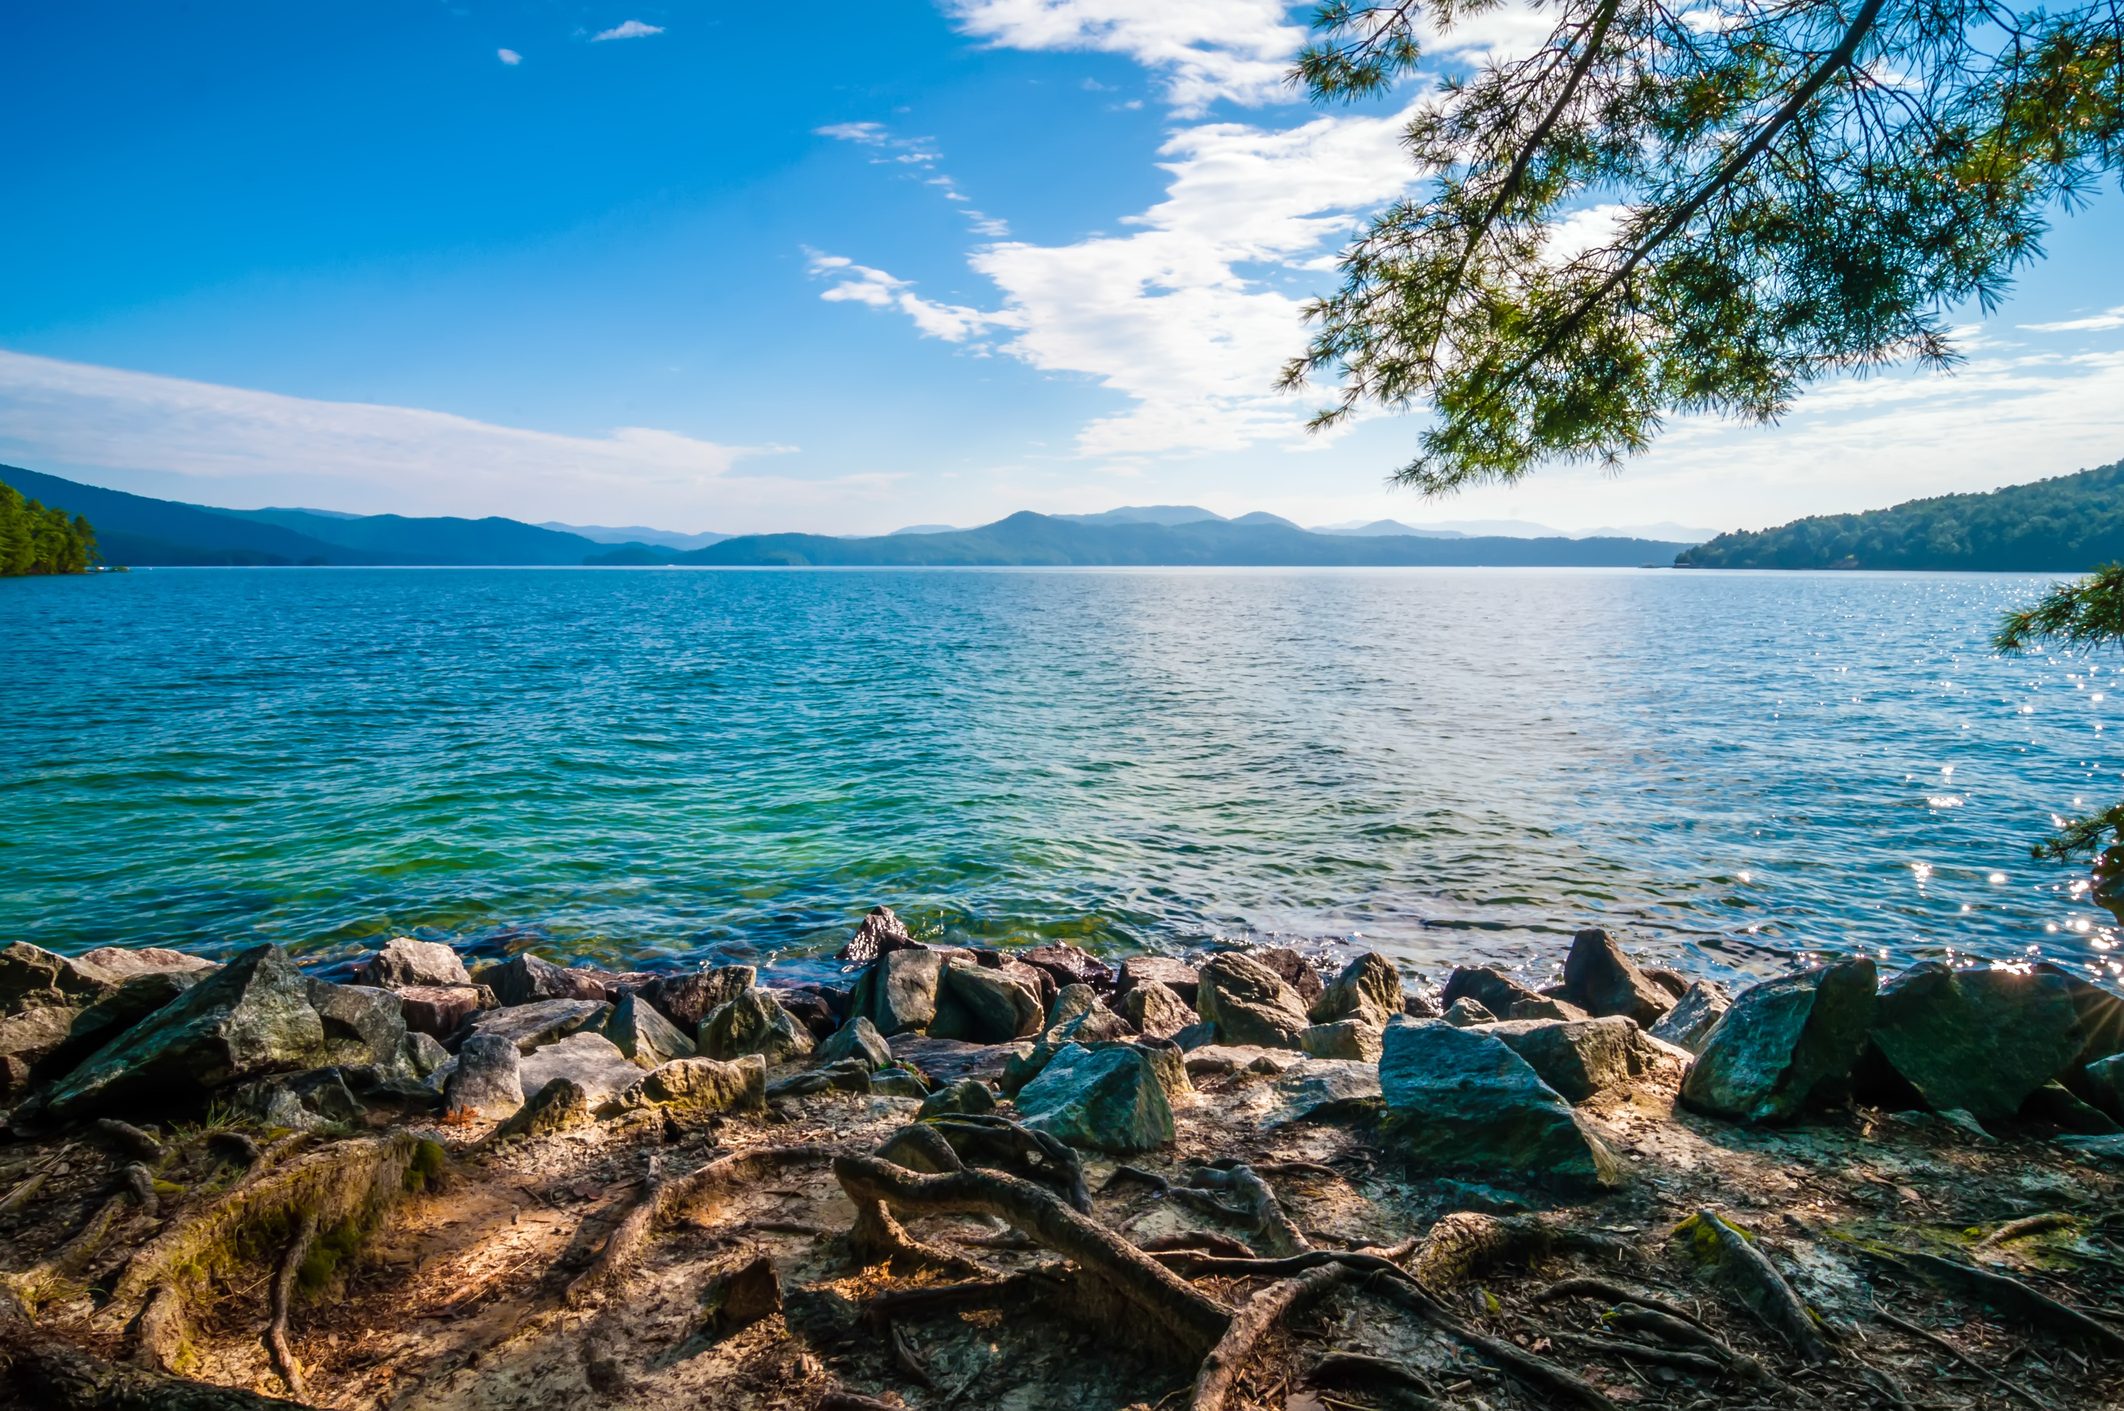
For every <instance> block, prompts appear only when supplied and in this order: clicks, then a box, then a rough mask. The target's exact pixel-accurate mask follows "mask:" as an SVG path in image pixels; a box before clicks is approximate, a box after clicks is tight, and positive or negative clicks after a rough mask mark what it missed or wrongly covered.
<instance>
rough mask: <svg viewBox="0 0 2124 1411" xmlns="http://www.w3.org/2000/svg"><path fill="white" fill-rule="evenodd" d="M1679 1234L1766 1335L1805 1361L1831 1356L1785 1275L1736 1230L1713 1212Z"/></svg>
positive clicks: (1687, 1224) (1691, 1221) (1692, 1219)
mask: <svg viewBox="0 0 2124 1411" xmlns="http://www.w3.org/2000/svg"><path fill="white" fill-rule="evenodd" d="M1679 1233H1685V1234H1687V1235H1688V1236H1689V1238H1690V1240H1691V1243H1692V1245H1693V1246H1694V1248H1695V1249H1696V1250H1697V1252H1698V1253H1699V1255H1700V1256H1701V1257H1702V1258H1703V1261H1704V1262H1705V1263H1707V1264H1709V1265H1711V1266H1712V1267H1713V1268H1715V1269H1717V1270H1718V1272H1719V1273H1720V1275H1721V1276H1722V1277H1723V1278H1724V1279H1725V1281H1726V1284H1727V1286H1728V1287H1730V1288H1731V1289H1732V1290H1733V1292H1734V1294H1735V1295H1736V1296H1737V1297H1738V1298H1739V1299H1740V1301H1741V1302H1742V1303H1743V1304H1745V1305H1746V1306H1747V1308H1748V1311H1749V1312H1751V1313H1753V1314H1755V1316H1756V1317H1757V1318H1760V1319H1761V1320H1762V1321H1763V1324H1764V1325H1765V1326H1766V1327H1768V1328H1770V1329H1771V1331H1773V1332H1775V1333H1777V1334H1779V1335H1780V1336H1782V1337H1783V1338H1784V1339H1785V1340H1786V1341H1787V1342H1789V1343H1791V1344H1792V1347H1793V1349H1794V1350H1795V1351H1797V1352H1798V1353H1799V1354H1800V1355H1801V1356H1802V1357H1804V1358H1806V1359H1807V1360H1808V1361H1810V1362H1829V1361H1832V1360H1834V1358H1835V1356H1836V1353H1835V1351H1834V1349H1832V1348H1831V1347H1830V1345H1829V1340H1828V1338H1827V1337H1826V1336H1824V1334H1823V1332H1822V1328H1821V1324H1820V1322H1819V1320H1818V1319H1816V1317H1815V1316H1814V1310H1813V1309H1811V1308H1809V1307H1808V1306H1807V1305H1806V1303H1805V1302H1804V1301H1803V1300H1802V1299H1801V1298H1800V1296H1799V1295H1798V1294H1797V1293H1794V1292H1793V1291H1792V1285H1790V1284H1788V1283H1786V1282H1785V1276H1784V1275H1783V1274H1781V1273H1779V1272H1778V1270H1777V1266H1776V1265H1775V1264H1772V1263H1771V1262H1770V1256H1768V1255H1767V1254H1764V1253H1763V1252H1762V1251H1761V1250H1759V1249H1757V1248H1756V1247H1755V1245H1754V1243H1753V1242H1752V1241H1751V1240H1749V1239H1748V1237H1747V1236H1746V1235H1743V1234H1742V1233H1741V1232H1740V1231H1739V1230H1737V1229H1735V1228H1734V1227H1733V1226H1731V1225H1729V1224H1727V1223H1726V1221H1725V1220H1723V1219H1721V1218H1720V1217H1719V1215H1718V1212H1716V1211H1713V1210H1699V1211H1697V1212H1696V1214H1695V1215H1694V1216H1692V1217H1690V1218H1689V1219H1688V1220H1686V1221H1684V1222H1683V1224H1682V1226H1681V1229H1680V1231H1679Z"/></svg>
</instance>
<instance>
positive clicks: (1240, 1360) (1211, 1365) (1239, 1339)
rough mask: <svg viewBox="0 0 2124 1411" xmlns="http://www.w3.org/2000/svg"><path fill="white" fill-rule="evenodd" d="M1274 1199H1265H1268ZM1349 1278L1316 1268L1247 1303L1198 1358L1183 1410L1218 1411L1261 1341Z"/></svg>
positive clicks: (1346, 1272) (1337, 1269)
mask: <svg viewBox="0 0 2124 1411" xmlns="http://www.w3.org/2000/svg"><path fill="white" fill-rule="evenodd" d="M1274 1198H1275V1197H1273V1196H1271V1197H1270V1199H1271V1200H1273V1199H1274ZM1349 1276H1350V1269H1349V1266H1348V1265H1346V1264H1322V1265H1320V1266H1319V1267H1318V1268H1314V1269H1308V1270H1306V1271H1305V1272H1304V1273H1302V1274H1300V1275H1298V1276H1297V1277H1296V1278H1292V1279H1284V1280H1282V1281H1281V1282H1278V1283H1273V1284H1270V1285H1269V1286H1268V1287H1267V1288H1265V1289H1263V1290H1262V1291H1261V1292H1259V1293H1257V1294H1255V1295H1254V1296H1253V1297H1252V1298H1250V1299H1248V1300H1247V1301H1246V1302H1245V1304H1243V1305H1242V1306H1241V1307H1240V1309H1239V1311H1238V1312H1237V1313H1236V1314H1234V1315H1233V1316H1232V1321H1231V1325H1230V1326H1229V1327H1227V1328H1226V1329H1225V1330H1224V1336H1223V1337H1221V1338H1219V1339H1217V1345H1216V1346H1215V1347H1212V1348H1211V1349H1210V1351H1209V1355H1208V1356H1207V1357H1205V1358H1203V1359H1202V1369H1201V1370H1200V1371H1199V1372H1197V1373H1196V1374H1195V1394H1194V1397H1193V1399H1192V1400H1190V1401H1189V1402H1188V1408H1189V1411H1224V1405H1225V1403H1226V1402H1227V1401H1229V1400H1230V1399H1231V1394H1232V1391H1233V1389H1234V1388H1235V1387H1237V1386H1238V1384H1239V1374H1240V1373H1241V1372H1243V1371H1244V1370H1245V1369H1246V1364H1247V1362H1248V1360H1249V1359H1251V1357H1252V1356H1253V1353H1254V1349H1255V1348H1256V1347H1258V1346H1259V1345H1260V1343H1261V1341H1262V1339H1264V1338H1265V1337H1267V1336H1268V1335H1269V1334H1270V1333H1271V1332H1273V1331H1274V1330H1275V1329H1276V1328H1277V1327H1278V1326H1280V1325H1281V1324H1282V1322H1283V1321H1284V1320H1285V1319H1286V1318H1289V1317H1291V1316H1292V1315H1293V1314H1295V1313H1297V1312H1299V1311H1300V1310H1301V1309H1303V1308H1305V1307H1306V1306H1308V1305H1310V1304H1312V1303H1314V1302H1317V1301H1318V1300H1319V1299H1321V1298H1323V1297H1324V1296H1326V1295H1327V1294H1328V1293H1329V1292H1330V1291H1331V1290H1333V1289H1334V1288H1336V1287H1337V1286H1339V1285H1341V1284H1342V1283H1344V1282H1346V1281H1347V1280H1348V1279H1349Z"/></svg>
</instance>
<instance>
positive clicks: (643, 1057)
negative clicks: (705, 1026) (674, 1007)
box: [604, 994, 693, 1068]
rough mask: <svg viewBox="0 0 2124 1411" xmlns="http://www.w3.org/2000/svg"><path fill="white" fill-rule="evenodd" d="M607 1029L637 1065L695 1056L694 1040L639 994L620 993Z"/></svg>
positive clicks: (608, 1033)
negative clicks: (681, 1031)
mask: <svg viewBox="0 0 2124 1411" xmlns="http://www.w3.org/2000/svg"><path fill="white" fill-rule="evenodd" d="M604 1032H605V1037H606V1038H608V1039H610V1040H612V1042H613V1044H614V1046H615V1047H617V1048H618V1049H619V1051H620V1052H621V1053H624V1054H625V1055H627V1057H628V1059H630V1060H631V1061H632V1062H633V1063H634V1064H635V1065H636V1066H638V1067H642V1068H655V1067H658V1066H660V1065H662V1064H665V1063H669V1062H670V1061H671V1060H672V1059H674V1058H691V1057H693V1040H691V1039H689V1038H687V1037H686V1036H685V1035H684V1034H682V1033H680V1032H679V1031H678V1027H677V1026H676V1025H674V1024H673V1023H672V1022H671V1021H670V1020H669V1019H666V1018H665V1017H664V1016H663V1015H662V1014H661V1013H659V1012H658V1011H657V1008H656V1006H655V1005H653V1004H651V1003H649V1001H648V1000H646V999H643V998H642V997H641V996H640V995H634V994H627V995H621V996H620V998H619V1003H617V1004H615V1005H613V1006H612V1016H611V1017H610V1018H609V1019H607V1020H606V1021H605V1031H604Z"/></svg>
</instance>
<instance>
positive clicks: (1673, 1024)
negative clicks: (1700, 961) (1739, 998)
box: [1648, 980, 1733, 1053]
mask: <svg viewBox="0 0 2124 1411" xmlns="http://www.w3.org/2000/svg"><path fill="white" fill-rule="evenodd" d="M1732 1007H1733V996H1732V995H1730V994H1728V993H1726V987H1725V986H1724V985H1721V984H1719V983H1718V982H1717V981H1716V980H1697V981H1695V982H1694V983H1692V984H1691V985H1690V986H1689V988H1688V989H1686V990H1684V991H1682V995H1681V998H1680V999H1678V1000H1676V1001H1674V1008H1672V1009H1670V1010H1668V1011H1667V1012H1666V1013H1665V1014H1662V1015H1660V1016H1659V1022H1658V1023H1656V1024H1654V1025H1653V1026H1652V1027H1651V1029H1650V1030H1649V1031H1648V1032H1649V1033H1650V1034H1651V1035H1652V1037H1653V1038H1655V1039H1658V1040H1660V1041H1661V1042H1663V1043H1670V1044H1673V1045H1674V1046H1675V1047H1676V1048H1685V1049H1687V1050H1689V1052H1691V1053H1701V1052H1703V1047H1704V1040H1705V1039H1707V1038H1709V1037H1710V1036H1711V1031H1712V1030H1713V1029H1714V1028H1716V1027H1718V1021H1719V1020H1721V1019H1723V1018H1725V1017H1726V1011H1727V1010H1728V1009H1731V1008H1732Z"/></svg>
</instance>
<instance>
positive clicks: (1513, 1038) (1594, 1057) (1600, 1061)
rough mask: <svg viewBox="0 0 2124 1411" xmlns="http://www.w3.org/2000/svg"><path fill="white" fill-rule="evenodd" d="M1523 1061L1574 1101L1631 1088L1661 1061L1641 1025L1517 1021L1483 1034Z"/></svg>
mask: <svg viewBox="0 0 2124 1411" xmlns="http://www.w3.org/2000/svg"><path fill="white" fill-rule="evenodd" d="M1484 1032H1485V1033H1488V1034H1493V1035H1495V1036H1496V1037H1497V1038H1499V1039H1502V1040H1503V1041H1504V1042H1505V1044H1506V1046H1507V1047H1509V1048H1510V1049H1511V1050H1512V1052H1514V1053H1516V1054H1518V1055H1519V1056H1520V1057H1521V1058H1524V1059H1525V1060H1526V1061H1527V1063H1528V1065H1529V1066H1530V1067H1532V1068H1533V1070H1534V1071H1535V1072H1536V1073H1538V1074H1540V1075H1541V1080H1542V1081H1543V1082H1544V1083H1547V1084H1548V1085H1549V1086H1550V1087H1552V1088H1554V1089H1556V1091H1557V1092H1559V1093H1561V1094H1562V1095H1563V1096H1564V1097H1565V1098H1566V1099H1567V1100H1569V1101H1571V1102H1584V1101H1586V1100H1587V1099H1588V1098H1592V1097H1595V1096H1597V1095H1598V1094H1600V1093H1604V1092H1610V1091H1619V1090H1622V1089H1627V1088H1629V1087H1630V1086H1632V1085H1633V1084H1634V1083H1635V1081H1636V1080H1637V1079H1638V1078H1639V1077H1640V1076H1641V1075H1643V1074H1644V1073H1646V1072H1647V1071H1649V1070H1650V1069H1651V1067H1652V1065H1653V1064H1654V1063H1655V1062H1656V1061H1657V1059H1658V1055H1657V1054H1656V1052H1655V1051H1654V1050H1653V1048H1652V1046H1651V1045H1650V1044H1648V1043H1646V1042H1645V1036H1644V1033H1643V1031H1642V1030H1640V1029H1639V1028H1638V1027H1637V1025H1636V1023H1635V1022H1634V1021H1632V1020H1630V1019H1626V1018H1624V1017H1623V1016H1621V1015H1619V1014H1617V1015H1609V1016H1608V1017H1606V1018H1602V1019H1512V1020H1507V1021H1505V1022H1504V1023H1501V1024H1492V1025H1490V1026H1489V1028H1487V1029H1486V1030H1484Z"/></svg>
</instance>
